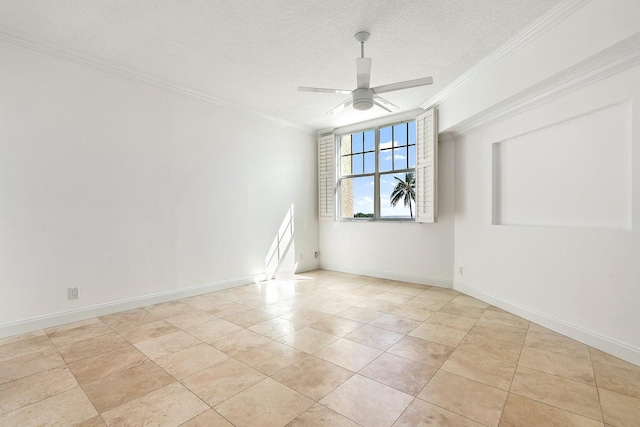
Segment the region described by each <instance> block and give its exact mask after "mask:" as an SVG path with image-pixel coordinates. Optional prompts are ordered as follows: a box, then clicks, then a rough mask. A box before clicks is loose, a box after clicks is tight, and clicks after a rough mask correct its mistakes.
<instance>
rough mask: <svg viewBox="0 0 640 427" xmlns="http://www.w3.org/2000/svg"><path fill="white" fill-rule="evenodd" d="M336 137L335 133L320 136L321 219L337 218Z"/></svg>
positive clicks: (319, 191)
mask: <svg viewBox="0 0 640 427" xmlns="http://www.w3.org/2000/svg"><path fill="white" fill-rule="evenodd" d="M334 147H335V138H334V136H333V134H329V135H323V136H320V137H319V138H318V198H319V200H318V206H319V210H320V220H324V221H333V220H335V205H336V200H335V195H336V186H335V182H336V181H335V174H334V172H335V166H334Z"/></svg>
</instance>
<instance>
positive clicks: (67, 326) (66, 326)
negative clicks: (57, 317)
mask: <svg viewBox="0 0 640 427" xmlns="http://www.w3.org/2000/svg"><path fill="white" fill-rule="evenodd" d="M100 323H102V321H101V320H100V319H98V318H97V317H92V318H90V319H84V320H78V321H76V322H69V323H63V324H62V325H58V326H52V327H50V328H46V329H45V330H44V331H45V332H46V333H47V335H49V338H51V336H52V335H57V334H60V333H61V332H64V331H69V330H71V329H78V328H81V327H83V326H91V325H95V324H100Z"/></svg>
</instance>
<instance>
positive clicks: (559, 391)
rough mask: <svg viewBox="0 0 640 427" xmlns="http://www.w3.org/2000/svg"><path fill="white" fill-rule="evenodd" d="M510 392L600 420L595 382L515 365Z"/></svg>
mask: <svg viewBox="0 0 640 427" xmlns="http://www.w3.org/2000/svg"><path fill="white" fill-rule="evenodd" d="M511 393H515V394H518V395H520V396H523V397H528V398H530V399H533V400H537V401H538V402H542V403H547V404H549V405H552V406H555V407H557V408H560V409H565V410H567V411H570V412H573V413H576V414H578V415H582V416H585V417H588V418H592V419H594V420H598V421H602V413H601V412H600V405H599V402H598V391H597V390H596V388H595V387H594V386H591V385H588V384H584V383H581V382H577V381H573V380H569V379H566V378H561V377H558V376H555V375H550V374H545V373H543V372H539V371H535V370H533V369H529V368H524V367H522V366H518V368H517V370H516V375H515V377H514V378H513V383H512V385H511Z"/></svg>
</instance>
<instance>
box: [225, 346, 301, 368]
mask: <svg viewBox="0 0 640 427" xmlns="http://www.w3.org/2000/svg"><path fill="white" fill-rule="evenodd" d="M306 356H308V354H307V353H305V352H303V351H300V350H296V349H295V348H293V347H289V346H288V345H284V344H282V343H279V342H276V341H271V342H269V343H267V344H265V345H262V346H260V347H256V348H252V349H250V350H248V351H246V352H241V353H236V354H235V358H236V359H238V360H239V361H241V362H242V363H245V364H247V365H249V366H251V367H252V368H255V369H257V370H258V371H260V372H262V373H263V374H266V375H273V374H275V373H276V372H278V371H280V370H282V369H284V368H286V367H287V366H289V365H291V364H293V363H295V362H297V361H298V360H300V359H303V358H305V357H306Z"/></svg>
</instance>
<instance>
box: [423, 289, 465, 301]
mask: <svg viewBox="0 0 640 427" xmlns="http://www.w3.org/2000/svg"><path fill="white" fill-rule="evenodd" d="M418 296H419V297H421V298H428V299H432V300H438V301H444V302H449V301H451V300H452V299H454V298H455V297H456V296H455V295H452V294H445V293H444V292H438V291H434V290H433V288H431V289H427V290H424V291H422V292H420V294H419V295H418Z"/></svg>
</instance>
